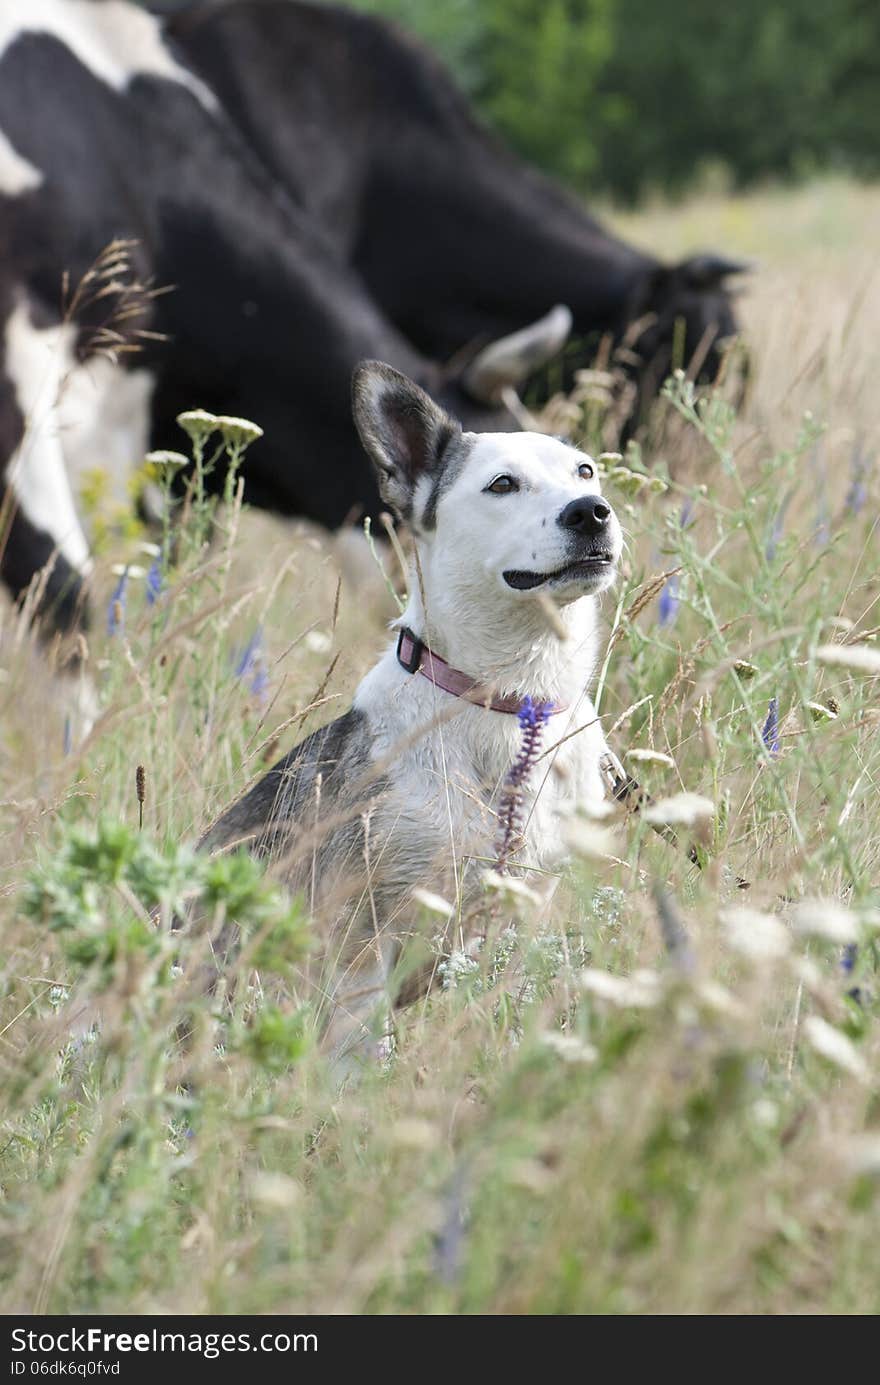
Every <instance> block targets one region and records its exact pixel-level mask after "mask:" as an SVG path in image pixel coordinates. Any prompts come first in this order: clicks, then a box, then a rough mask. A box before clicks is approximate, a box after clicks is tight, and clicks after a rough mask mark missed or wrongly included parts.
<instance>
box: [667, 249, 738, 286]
mask: <svg viewBox="0 0 880 1385" xmlns="http://www.w3.org/2000/svg"><path fill="white" fill-rule="evenodd" d="M681 268H682V269H683V270H684V272H685V274H686V275H687V278H688V281H689V282H690V283H691V284H693V285H694V287H698V288H708V287H710V286H712V285H715V284H720V283H721V281H722V280H723V279H726V278H727V276H728V275H729V274H748V273H749V271H750V270H752V269H754V265H753V264H751V263H750V262H749V261H748V260H730V259H728V258H727V257H726V256H725V255H692V256H691V258H690V259H689V260H685V261H684V263H683V264H682V266H681Z"/></svg>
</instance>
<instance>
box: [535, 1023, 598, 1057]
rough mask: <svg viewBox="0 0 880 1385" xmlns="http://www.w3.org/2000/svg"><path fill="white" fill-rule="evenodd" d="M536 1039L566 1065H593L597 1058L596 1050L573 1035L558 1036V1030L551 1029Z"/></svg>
mask: <svg viewBox="0 0 880 1385" xmlns="http://www.w3.org/2000/svg"><path fill="white" fill-rule="evenodd" d="M538 1037H539V1039H540V1041H541V1043H542V1044H543V1045H544V1046H545V1048H551V1049H552V1050H553V1052H554V1053H556V1054H558V1056H559V1057H560V1058H563V1059H564V1060H565V1062H566V1063H595V1061H596V1059H597V1058H598V1057H599V1050H598V1049H597V1048H594V1047H593V1045H592V1044H588V1043H585V1042H584V1040H583V1039H579V1038H577V1036H576V1035H574V1034H560V1033H559V1031H558V1029H551V1030H548V1031H547V1032H546V1033H545V1034H539V1036H538Z"/></svg>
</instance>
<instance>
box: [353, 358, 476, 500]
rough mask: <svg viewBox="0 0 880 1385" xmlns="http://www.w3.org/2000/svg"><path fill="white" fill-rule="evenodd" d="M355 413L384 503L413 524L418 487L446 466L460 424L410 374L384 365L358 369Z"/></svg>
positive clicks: (365, 364)
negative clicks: (446, 456)
mask: <svg viewBox="0 0 880 1385" xmlns="http://www.w3.org/2000/svg"><path fill="white" fill-rule="evenodd" d="M352 410H353V413H354V421H355V424H356V426H357V430H358V433H359V434H360V439H361V442H362V443H363V445H364V447H365V449H366V451H367V452H368V454H369V456H370V458H371V460H372V462H373V464H374V466H375V468H376V471H377V473H378V477H379V491H380V493H381V495H382V499H383V500H384V501H385V502H386V504H388V505H390V506H391V508H392V509H393V510H394V511H395V512H396V513H397V515H398V518H400V519H402V520H410V519H411V518H412V508H413V495H414V492H415V489H416V486H417V485H418V483H419V481H420V480H421V479H422V477H425V476H433V475H434V474H435V473H436V472H437V471H438V470H439V469H440V467H442V465H443V455H444V453H445V451H446V449H447V447H448V445H449V443H450V441H451V440H452V438H453V437H455V436H456V435H457V434H459V433H460V432H461V427H460V425H459V424H458V423H456V421H455V419H454V418H451V417H450V416H449V414H447V413H445V412H444V410H443V409H441V408H440V405H439V404H435V403H434V400H433V399H432V398H431V396H430V395H428V394H426V393H425V391H424V390H423V389H420V388H419V386H418V385H416V384H414V383H413V381H412V380H410V379H408V378H407V376H406V375H401V373H400V371H399V370H394V369H392V367H391V366H390V365H384V364H383V362H381V361H362V362H361V364H360V365H359V366H358V367H357V368H356V369H355V372H354V377H353V380H352Z"/></svg>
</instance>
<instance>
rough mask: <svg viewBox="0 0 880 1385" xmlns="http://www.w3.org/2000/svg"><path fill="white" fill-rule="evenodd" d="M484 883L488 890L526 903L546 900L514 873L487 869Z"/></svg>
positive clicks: (535, 903) (537, 903)
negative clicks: (508, 873)
mask: <svg viewBox="0 0 880 1385" xmlns="http://www.w3.org/2000/svg"><path fill="white" fill-rule="evenodd" d="M483 884H484V885H485V887H486V889H487V890H495V891H497V893H498V894H504V895H507V896H508V897H509V898H512V899H519V900H522V901H523V903H524V904H534V905H539V904H543V902H544V901H543V899H542V898H541V896H540V895H539V894H538V892H537V890H533V889H531V887H530V886H529V885H527V884H526V883H525V881H524V880H518V879H517V878H516V876H514V875H502V874H501V873H500V872H499V871H497V870H486V871H484V872H483Z"/></svg>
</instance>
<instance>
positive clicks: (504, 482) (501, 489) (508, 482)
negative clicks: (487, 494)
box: [486, 476, 519, 495]
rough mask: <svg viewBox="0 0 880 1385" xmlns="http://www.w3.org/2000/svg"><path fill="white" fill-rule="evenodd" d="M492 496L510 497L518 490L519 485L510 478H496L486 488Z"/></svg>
mask: <svg viewBox="0 0 880 1385" xmlns="http://www.w3.org/2000/svg"><path fill="white" fill-rule="evenodd" d="M486 490H487V491H491V493H492V494H493V495H512V494H513V492H514V491H518V490H519V485H518V484H517V482H516V481H514V479H513V477H512V476H496V477H495V480H494V481H490V482H489V484H488V486H487V487H486Z"/></svg>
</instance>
